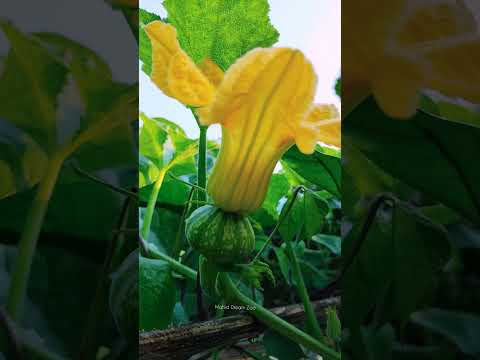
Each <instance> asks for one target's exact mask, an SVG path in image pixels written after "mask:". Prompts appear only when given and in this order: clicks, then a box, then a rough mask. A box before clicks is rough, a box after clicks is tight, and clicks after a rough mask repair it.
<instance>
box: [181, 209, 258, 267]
mask: <svg viewBox="0 0 480 360" xmlns="http://www.w3.org/2000/svg"><path fill="white" fill-rule="evenodd" d="M185 232H186V236H187V239H188V241H189V243H190V245H191V246H192V248H194V249H195V250H197V251H198V252H199V253H200V254H202V255H203V256H205V257H206V258H207V259H208V260H210V261H212V262H213V263H215V264H219V265H224V266H230V265H233V264H240V263H243V262H246V261H247V259H248V257H249V255H250V254H251V253H252V251H253V250H254V248H255V234H254V233H253V229H252V225H251V224H250V221H249V220H248V218H247V217H245V216H243V215H240V214H234V213H227V212H224V211H223V210H221V209H219V208H217V207H215V206H212V205H205V206H202V207H200V208H198V209H196V210H195V211H194V212H193V213H192V214H191V215H190V217H189V218H188V219H187V221H186V227H185Z"/></svg>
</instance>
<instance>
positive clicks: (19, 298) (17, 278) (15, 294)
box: [7, 156, 63, 320]
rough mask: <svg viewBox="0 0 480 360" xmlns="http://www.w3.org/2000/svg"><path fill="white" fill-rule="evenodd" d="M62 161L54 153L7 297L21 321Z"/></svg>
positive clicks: (34, 204)
mask: <svg viewBox="0 0 480 360" xmlns="http://www.w3.org/2000/svg"><path fill="white" fill-rule="evenodd" d="M62 163H63V158H62V157H60V156H54V157H52V159H51V160H50V161H49V163H48V167H47V170H46V173H45V176H44V178H43V179H42V181H41V182H40V184H39V185H38V189H37V193H36V194H35V198H34V199H33V202H32V206H31V207H30V209H29V211H28V213H27V218H26V221H25V226H24V227H23V231H22V234H21V237H20V242H19V245H18V250H17V255H16V257H15V264H14V267H13V272H12V277H11V282H10V289H9V291H8V298H7V310H8V312H9V314H10V316H11V317H12V318H13V319H14V320H19V318H20V316H21V314H22V308H23V304H24V301H25V295H26V292H27V285H28V279H29V278H30V270H31V267H32V262H33V256H34V254H35V249H36V247H37V242H38V237H39V235H40V230H41V228H42V224H43V220H44V218H45V214H46V212H47V208H48V202H49V201H50V197H51V196H52V192H53V188H54V187H55V184H56V182H57V178H58V174H59V173H60V169H61V167H62Z"/></svg>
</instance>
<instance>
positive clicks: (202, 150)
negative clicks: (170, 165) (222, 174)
mask: <svg viewBox="0 0 480 360" xmlns="http://www.w3.org/2000/svg"><path fill="white" fill-rule="evenodd" d="M207 129H208V127H207V126H202V125H200V138H199V140H198V141H199V143H198V180H197V184H198V186H199V187H200V188H202V189H206V188H207ZM198 200H199V201H207V194H206V192H205V191H199V192H198Z"/></svg>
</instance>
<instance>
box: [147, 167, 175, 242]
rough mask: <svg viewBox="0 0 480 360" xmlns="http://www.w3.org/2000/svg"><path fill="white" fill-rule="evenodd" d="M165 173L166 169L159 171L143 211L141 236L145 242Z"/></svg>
mask: <svg viewBox="0 0 480 360" xmlns="http://www.w3.org/2000/svg"><path fill="white" fill-rule="evenodd" d="M167 171H168V169H167V168H166V167H165V168H163V169H162V170H160V173H159V174H158V178H157V180H156V181H155V183H154V184H153V190H152V193H151V194H150V198H149V199H148V204H147V210H146V211H145V216H144V217H143V225H142V231H141V235H142V237H143V238H144V239H145V240H147V239H148V235H149V234H150V226H151V225H152V218H153V212H154V211H155V204H156V203H157V199H158V193H159V192H160V188H161V187H162V184H163V179H164V178H165V174H166V172H167Z"/></svg>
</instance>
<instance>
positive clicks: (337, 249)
mask: <svg viewBox="0 0 480 360" xmlns="http://www.w3.org/2000/svg"><path fill="white" fill-rule="evenodd" d="M312 240H313V241H314V242H315V243H317V244H320V245H322V246H325V247H326V248H327V249H329V250H330V251H331V252H332V253H334V254H335V255H340V254H341V252H342V238H341V237H340V236H335V235H326V234H317V235H314V236H313V237H312Z"/></svg>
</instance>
